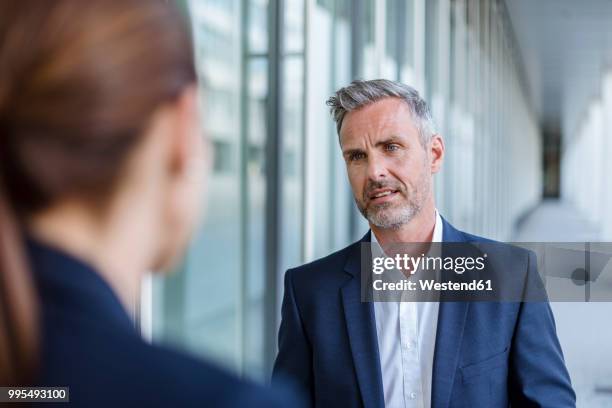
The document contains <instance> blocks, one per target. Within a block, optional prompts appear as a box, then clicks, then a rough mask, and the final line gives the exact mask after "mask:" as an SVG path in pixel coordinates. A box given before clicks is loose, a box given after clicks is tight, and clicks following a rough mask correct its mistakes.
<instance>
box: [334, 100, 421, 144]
mask: <svg viewBox="0 0 612 408" xmlns="http://www.w3.org/2000/svg"><path fill="white" fill-rule="evenodd" d="M414 131H416V127H415V125H414V122H413V120H412V113H411V112H410V109H409V107H408V106H407V105H406V103H405V102H403V101H401V100H400V99H398V98H385V99H382V100H380V101H377V102H374V103H372V104H369V105H366V106H364V107H362V108H359V109H356V110H354V111H351V112H348V113H347V114H346V115H345V116H344V120H343V121H342V127H341V128H340V140H341V142H342V140H343V139H345V138H349V139H354V138H359V139H361V138H364V137H366V136H370V137H375V136H382V135H383V134H384V133H386V132H394V133H401V134H407V133H408V134H410V133H413V132H414Z"/></svg>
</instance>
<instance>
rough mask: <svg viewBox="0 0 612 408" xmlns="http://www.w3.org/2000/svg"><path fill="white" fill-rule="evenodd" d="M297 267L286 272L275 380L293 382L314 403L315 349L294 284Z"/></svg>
mask: <svg viewBox="0 0 612 408" xmlns="http://www.w3.org/2000/svg"><path fill="white" fill-rule="evenodd" d="M293 272H294V271H293V270H291V269H290V270H288V271H287V272H286V273H285V293H284V295H283V304H282V308H281V325H280V330H279V333H278V355H277V356H276V361H275V362H274V369H273V373H272V382H273V383H280V382H282V381H290V382H293V383H294V384H295V385H297V387H298V388H299V389H300V391H301V392H302V394H303V395H304V396H305V397H307V398H306V401H307V402H309V405H310V406H312V405H313V395H314V390H313V381H312V378H313V372H312V349H311V345H310V343H309V341H308V338H307V336H306V332H305V330H304V325H303V323H302V317H301V316H300V311H299V308H298V305H297V302H296V297H295V290H294V287H293V279H292V277H293Z"/></svg>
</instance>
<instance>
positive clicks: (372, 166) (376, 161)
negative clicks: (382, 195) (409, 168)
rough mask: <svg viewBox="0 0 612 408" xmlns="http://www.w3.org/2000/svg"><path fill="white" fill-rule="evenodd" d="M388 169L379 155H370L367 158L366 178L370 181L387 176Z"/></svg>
mask: <svg viewBox="0 0 612 408" xmlns="http://www.w3.org/2000/svg"><path fill="white" fill-rule="evenodd" d="M387 176H388V171H387V166H386V165H385V162H384V160H381V159H380V158H379V157H376V156H370V157H369V160H368V178H369V179H370V180H372V181H375V180H380V179H381V178H387Z"/></svg>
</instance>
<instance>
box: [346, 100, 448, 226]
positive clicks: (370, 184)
mask: <svg viewBox="0 0 612 408" xmlns="http://www.w3.org/2000/svg"><path fill="white" fill-rule="evenodd" d="M340 146H341V148H342V155H343V157H344V160H345V162H346V169H347V172H348V177H349V181H350V183H351V188H352V190H353V195H354V197H355V202H356V203H357V207H358V208H359V210H360V211H361V213H362V214H363V216H364V217H365V218H367V220H368V221H369V222H370V223H371V224H373V225H375V226H377V227H379V228H393V229H397V228H400V227H401V226H402V225H404V224H406V223H408V222H410V221H411V220H412V219H413V218H414V217H415V216H416V215H417V214H419V212H420V211H421V209H422V208H423V206H424V205H425V204H426V202H427V200H428V199H430V198H432V174H433V173H436V172H437V171H438V170H439V168H440V165H441V161H442V156H443V152H444V145H443V144H442V140H441V138H440V137H439V136H437V135H436V136H434V137H433V138H432V141H431V142H430V143H428V145H427V146H423V145H422V143H421V141H420V138H419V131H418V129H417V127H416V126H415V123H414V120H413V118H412V114H411V112H410V109H409V107H408V106H407V105H406V103H405V102H403V101H402V100H400V99H398V98H385V99H382V100H380V101H377V102H375V103H373V104H370V105H367V106H365V107H363V108H361V109H357V110H355V111H352V112H349V113H347V114H346V116H345V117H344V120H343V122H342V128H341V129H340Z"/></svg>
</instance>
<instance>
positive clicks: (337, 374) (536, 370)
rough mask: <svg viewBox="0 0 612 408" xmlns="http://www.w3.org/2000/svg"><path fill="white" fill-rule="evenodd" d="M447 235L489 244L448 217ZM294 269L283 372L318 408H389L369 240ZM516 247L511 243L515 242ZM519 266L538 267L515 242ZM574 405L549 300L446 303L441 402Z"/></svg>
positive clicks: (437, 361)
mask: <svg viewBox="0 0 612 408" xmlns="http://www.w3.org/2000/svg"><path fill="white" fill-rule="evenodd" d="M443 224H444V228H443V241H444V242H479V241H480V242H484V241H485V240H484V239H483V238H479V237H476V236H473V235H469V234H466V233H464V232H461V231H458V230H457V229H455V228H454V227H453V226H451V225H450V224H449V223H448V222H446V221H443ZM369 241H370V233H368V234H366V236H365V237H364V238H363V239H362V241H360V242H357V243H355V244H352V245H350V246H349V247H347V248H345V249H343V250H341V251H339V252H336V253H334V254H332V255H329V256H327V257H325V258H323V259H319V260H317V261H314V262H312V263H310V264H307V265H304V266H300V267H298V268H295V269H290V270H288V271H287V273H286V274H285V294H284V299H283V306H282V322H281V327H280V332H279V337H278V342H279V352H278V356H277V358H276V363H275V366H274V374H273V377H276V376H280V375H283V376H290V377H292V378H293V379H294V380H295V381H296V382H297V383H298V384H299V385H301V387H303V389H304V390H305V391H306V393H307V395H309V396H310V403H311V405H312V406H317V407H330V408H332V407H367V408H374V407H383V406H384V394H383V384H382V375H381V368H380V361H379V355H378V342H377V334H376V325H375V315H374V308H373V304H372V303H371V302H368V303H366V302H361V292H360V289H361V283H360V282H361V280H360V274H361V272H360V259H361V258H360V243H361V242H369ZM505 247H508V248H513V247H510V246H505ZM512 251H513V253H512V256H511V257H508V258H507V259H505V260H504V261H505V262H511V263H512V269H513V270H515V271H521V273H522V274H523V276H524V277H525V279H531V278H529V276H534V274H537V271H536V266H535V259H533V254H531V253H529V252H528V251H526V250H523V249H519V248H516V249H512ZM509 404H512V406H513V407H555V408H562V407H574V406H575V394H574V391H573V390H572V386H571V383H570V378H569V374H568V372H567V369H566V368H565V364H564V361H563V355H562V352H561V347H560V345H559V341H558V339H557V335H556V329H555V323H554V320H553V315H552V312H551V309H550V306H549V304H548V303H547V302H441V303H440V308H439V317H438V327H437V335H436V345H435V352H434V361H433V379H432V395H431V406H432V407H435V408H442V407H487V408H491V407H507V406H508V405H509Z"/></svg>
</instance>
